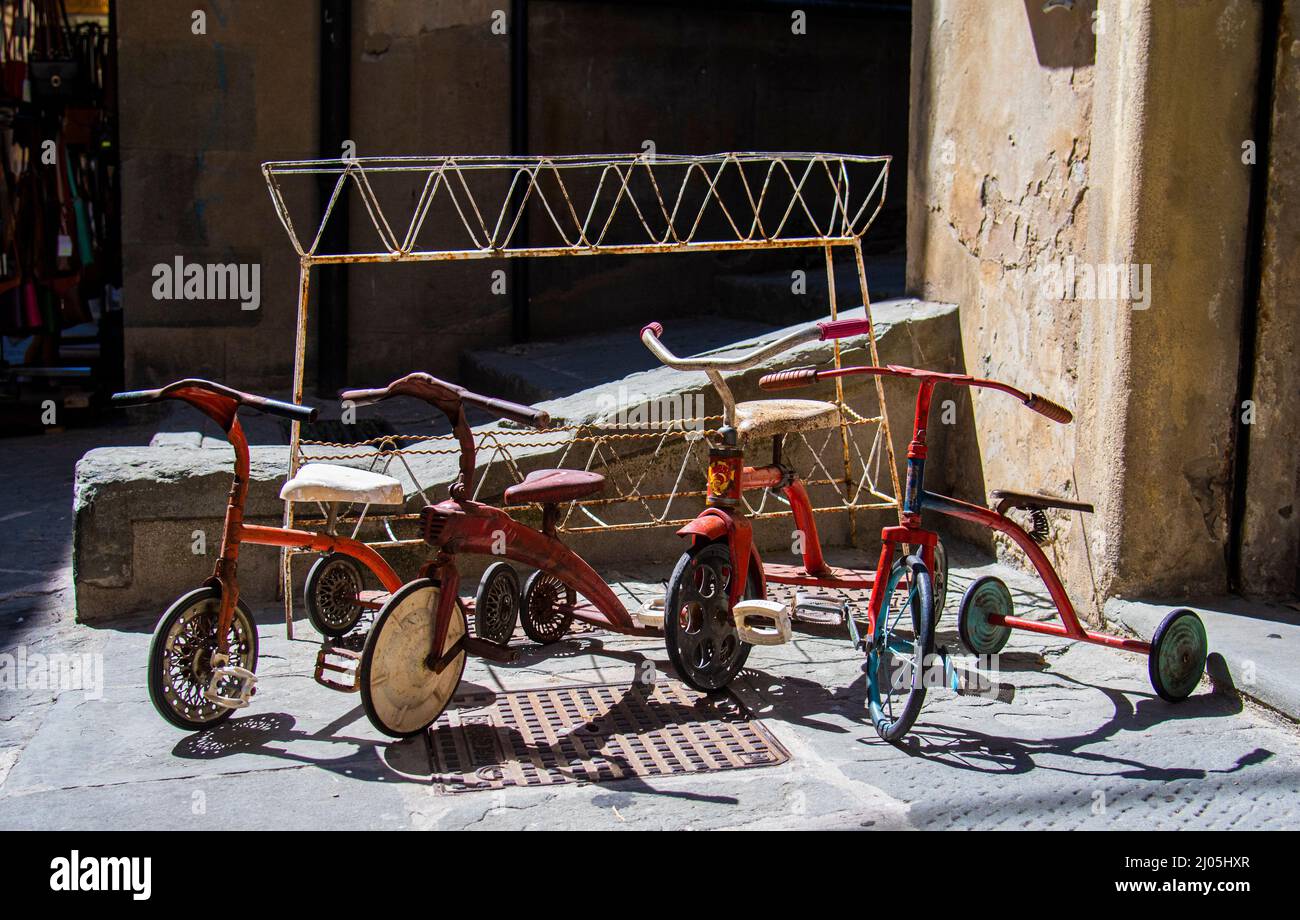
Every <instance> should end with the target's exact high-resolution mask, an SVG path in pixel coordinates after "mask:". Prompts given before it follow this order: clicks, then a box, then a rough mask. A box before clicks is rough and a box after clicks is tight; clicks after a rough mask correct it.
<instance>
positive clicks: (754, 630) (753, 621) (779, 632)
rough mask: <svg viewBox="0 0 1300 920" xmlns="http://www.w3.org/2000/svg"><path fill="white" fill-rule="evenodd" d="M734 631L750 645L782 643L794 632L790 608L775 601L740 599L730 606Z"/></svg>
mask: <svg viewBox="0 0 1300 920" xmlns="http://www.w3.org/2000/svg"><path fill="white" fill-rule="evenodd" d="M731 616H732V618H733V619H734V620H735V621H736V632H737V633H739V634H740V638H741V641H743V642H748V643H749V644H750V645H782V644H784V643H786V642H789V641H790V637H791V636H792V635H793V634H794V633H793V630H791V628H790V608H789V607H787V606H786V605H785V604H781V603H778V602H777V601H741V602H740V603H739V604H737V605H736V606H735V607H732V608H731Z"/></svg>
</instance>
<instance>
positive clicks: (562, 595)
mask: <svg viewBox="0 0 1300 920" xmlns="http://www.w3.org/2000/svg"><path fill="white" fill-rule="evenodd" d="M577 602H578V595H577V593H576V592H575V591H574V590H573V589H572V588H570V587H569V586H568V585H566V584H565V583H564V582H562V581H560V579H558V578H556V577H555V576H554V575H552V574H551V573H550V572H543V571H542V570H541V569H538V570H537V571H536V572H534V573H533V574H531V575H529V576H528V580H527V581H526V582H524V598H523V603H522V604H520V607H519V619H520V621H521V622H522V623H523V625H524V632H525V633H527V634H528V638H529V639H532V640H533V641H534V642H536V643H537V644H538V645H550V644H551V643H552V642H559V641H560V640H561V639H563V638H564V634H565V633H567V632H568V631H569V626H570V625H572V623H573V614H572V613H570V612H568V611H570V610H572V609H573V605H574V604H576V603H577ZM562 608H567V609H562Z"/></svg>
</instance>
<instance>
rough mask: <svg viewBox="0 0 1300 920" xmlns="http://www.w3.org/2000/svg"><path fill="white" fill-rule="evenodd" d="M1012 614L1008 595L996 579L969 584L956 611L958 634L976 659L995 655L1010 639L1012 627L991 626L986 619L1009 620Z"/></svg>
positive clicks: (975, 581)
mask: <svg viewBox="0 0 1300 920" xmlns="http://www.w3.org/2000/svg"><path fill="white" fill-rule="evenodd" d="M1014 611H1015V605H1014V604H1013V603H1012V600H1011V592H1010V591H1009V590H1008V589H1007V586H1006V583H1005V582H1003V581H1002V579H1000V578H998V577H997V576H996V575H985V576H984V577H983V578H977V579H975V580H974V581H973V582H971V584H970V587H968V588H967V589H966V593H965V594H963V595H962V598H961V606H960V607H959V608H958V609H957V633H958V634H959V635H960V636H961V641H962V644H963V645H965V646H966V647H967V648H968V649H970V650H971V651H972V652H974V653H975V654H976V655H996V654H997V653H998V652H1000V651H1002V649H1003V647H1004V646H1005V645H1006V644H1007V640H1009V639H1010V638H1011V627H1009V626H1001V625H998V624H994V623H990V622H989V616H991V615H993V614H998V615H1001V616H1004V617H1009V616H1011V614H1012V613H1013V612H1014Z"/></svg>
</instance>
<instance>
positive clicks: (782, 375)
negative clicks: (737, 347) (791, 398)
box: [758, 367, 817, 390]
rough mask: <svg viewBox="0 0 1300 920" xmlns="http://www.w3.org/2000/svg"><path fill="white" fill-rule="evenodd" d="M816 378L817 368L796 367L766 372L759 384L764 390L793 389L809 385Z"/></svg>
mask: <svg viewBox="0 0 1300 920" xmlns="http://www.w3.org/2000/svg"><path fill="white" fill-rule="evenodd" d="M816 380H817V368H815V367H796V368H795V369H794V370H789V371H777V372H776V373H775V374H764V375H763V376H762V377H760V378H759V380H758V385H759V386H760V387H762V388H763V389H764V390H793V389H795V388H796V387H804V386H807V385H808V384H810V383H813V382H814V381H816Z"/></svg>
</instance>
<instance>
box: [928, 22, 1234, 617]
mask: <svg viewBox="0 0 1300 920" xmlns="http://www.w3.org/2000/svg"><path fill="white" fill-rule="evenodd" d="M1258 41H1259V12H1258V8H1257V7H1256V6H1255V5H1254V4H1252V3H1250V2H1248V0H1228V2H1224V0H1186V2H1180V3H1177V4H1171V3H1154V2H1147V0H1124V2H1119V0H1099V2H1092V0H1084V2H1079V3H1076V4H1075V5H1074V8H1073V9H1072V10H1070V11H1064V10H1056V11H1053V12H1051V13H1044V12H1043V11H1042V4H1041V3H1037V2H1034V0H992V2H988V3H980V4H972V3H962V2H955V0H928V2H922V3H918V4H917V6H916V12H915V18H914V21H913V62H914V64H913V71H912V99H913V106H912V144H911V151H912V153H911V159H910V164H909V168H910V173H911V189H910V200H909V205H910V207H909V228H908V287H909V290H910V291H911V292H913V293H915V294H917V295H918V296H924V297H926V298H931V299H937V300H946V301H952V302H956V303H958V304H959V305H960V307H961V326H962V344H963V349H964V351H965V363H966V368H967V370H968V371H969V372H970V373H973V374H976V375H978V376H988V377H993V378H997V379H1002V380H1006V381H1008V382H1010V383H1013V384H1015V385H1017V386H1019V387H1021V388H1023V389H1028V390H1034V391H1038V392H1042V393H1043V394H1044V395H1047V396H1049V397H1051V398H1054V399H1057V400H1058V401H1060V402H1063V403H1064V404H1065V405H1067V406H1070V407H1071V408H1072V409H1074V411H1075V415H1076V422H1075V424H1073V425H1070V426H1057V425H1054V424H1052V423H1051V422H1048V421H1047V420H1045V419H1042V418H1040V417H1039V416H1036V415H1033V414H1031V413H1029V412H1027V411H1026V410H1025V409H1024V408H1023V407H1021V406H1019V405H1018V404H1017V403H1016V402H1015V401H1013V400H1010V399H1007V398H1006V397H1004V396H1002V395H1001V394H997V393H978V394H975V395H974V397H973V400H972V398H971V397H970V396H967V395H964V394H962V395H958V396H957V397H956V400H957V406H958V413H957V415H958V422H959V428H960V427H966V428H967V430H966V431H965V432H964V434H963V435H962V436H958V437H955V438H953V439H952V440H951V443H952V447H951V448H950V454H949V458H948V462H949V463H952V464H954V465H955V467H956V471H955V473H954V477H955V478H956V479H957V481H959V482H961V483H962V485H961V487H960V489H959V496H960V497H964V498H969V499H972V500H976V501H980V500H985V499H986V498H987V493H988V492H989V491H991V490H992V489H995V488H1009V489H1017V490H1024V491H1044V492H1049V493H1054V494H1057V495H1064V496H1070V497H1074V496H1077V497H1079V498H1080V499H1082V500H1084V501H1090V502H1093V503H1094V504H1095V505H1096V508H1097V512H1096V514H1094V515H1089V516H1080V515H1076V514H1070V515H1067V514H1056V515H1054V519H1055V523H1056V524H1057V528H1058V530H1057V533H1058V541H1057V543H1056V544H1055V546H1054V547H1053V551H1054V552H1055V554H1056V556H1057V562H1058V565H1059V567H1060V569H1061V571H1062V574H1063V575H1064V577H1065V579H1066V583H1067V585H1068V586H1069V587H1070V589H1071V592H1072V595H1073V596H1074V597H1075V599H1076V603H1077V604H1078V605H1079V606H1080V607H1081V608H1082V609H1083V611H1084V612H1085V613H1090V614H1092V615H1093V616H1094V617H1095V616H1096V615H1097V614H1098V612H1099V608H1098V607H1097V603H1098V601H1099V600H1104V598H1106V597H1109V596H1114V595H1117V594H1118V595H1137V594H1160V593H1167V594H1189V593H1198V592H1214V591H1222V590H1223V589H1224V587H1225V586H1226V562H1225V550H1224V546H1225V539H1226V535H1227V520H1228V507H1229V505H1228V503H1229V482H1230V479H1229V473H1230V456H1231V454H1230V439H1231V432H1232V424H1233V413H1232V403H1233V398H1234V394H1235V385H1236V368H1237V351H1238V343H1239V331H1240V310H1241V296H1242V293H1241V284H1242V275H1243V269H1242V267H1243V260H1244V255H1245V224H1246V209H1247V203H1248V194H1249V182H1250V174H1249V167H1247V166H1245V165H1243V164H1242V162H1241V158H1240V154H1241V143H1242V141H1243V140H1244V139H1246V138H1247V137H1249V132H1250V125H1251V109H1252V105H1253V94H1254V89H1255V78H1256V70H1257V67H1258V54H1257V48H1258ZM1067 260H1073V262H1070V261H1067ZM1085 265H1086V266H1089V267H1090V268H1092V269H1095V270H1097V271H1099V272H1100V271H1102V270H1105V269H1107V268H1108V267H1110V266H1126V267H1127V266H1137V267H1138V271H1139V275H1138V276H1137V277H1138V278H1139V279H1144V277H1145V276H1143V275H1142V274H1141V272H1142V271H1143V270H1144V268H1143V267H1144V266H1150V276H1149V277H1150V281H1149V284H1145V285H1144V287H1143V289H1142V291H1141V296H1137V297H1134V296H1130V297H1128V298H1125V297H1123V296H1120V297H1114V298H1102V297H1100V296H1099V297H1094V298H1089V297H1086V296H1084V293H1085V292H1084V291H1083V290H1082V289H1080V290H1076V291H1075V292H1074V294H1075V296H1070V295H1069V294H1067V295H1066V296H1064V297H1062V296H1060V292H1059V291H1054V290H1053V289H1052V288H1053V287H1054V285H1052V284H1049V283H1047V282H1049V281H1050V280H1051V279H1052V278H1053V277H1055V275H1054V274H1053V273H1054V272H1055V273H1058V274H1064V273H1065V271H1066V267H1067V266H1073V267H1074V270H1073V273H1074V274H1075V276H1076V277H1078V278H1080V280H1081V278H1082V276H1081V275H1079V274H1078V272H1079V271H1081V270H1083V269H1082V268H1081V267H1082V266H1085ZM1099 293H1100V292H1099ZM1144 300H1145V307H1146V308H1145V309H1140V308H1139V309H1135V307H1142V306H1143V305H1144V304H1143V301H1144ZM941 398H942V397H941ZM966 422H969V423H970V424H969V426H965V425H963V423H966ZM963 533H964V534H965V535H969V531H963ZM1000 550H1005V547H1000Z"/></svg>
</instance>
